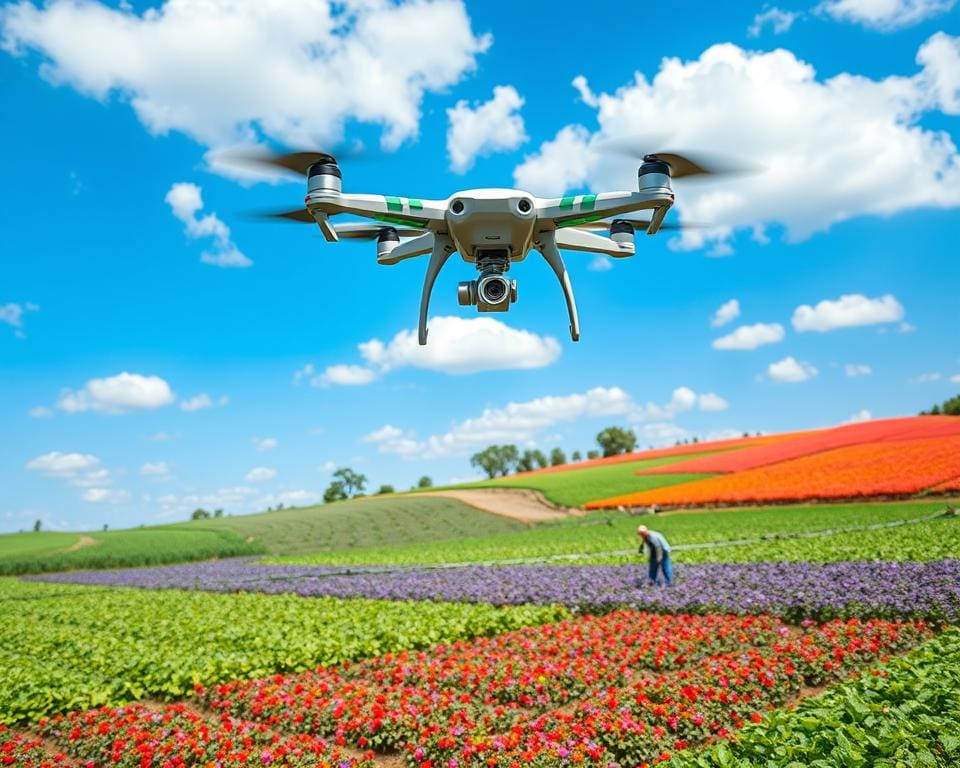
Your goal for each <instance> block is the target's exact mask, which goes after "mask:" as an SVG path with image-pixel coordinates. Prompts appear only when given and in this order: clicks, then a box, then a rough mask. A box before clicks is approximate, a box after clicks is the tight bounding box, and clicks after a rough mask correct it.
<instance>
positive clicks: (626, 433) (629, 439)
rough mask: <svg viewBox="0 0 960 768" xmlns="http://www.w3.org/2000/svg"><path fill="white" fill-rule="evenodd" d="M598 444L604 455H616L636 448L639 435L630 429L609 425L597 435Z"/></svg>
mask: <svg viewBox="0 0 960 768" xmlns="http://www.w3.org/2000/svg"><path fill="white" fill-rule="evenodd" d="M597 445H599V446H600V448H601V449H602V450H603V455H604V456H616V455H618V454H621V453H627V452H629V451H632V450H633V449H634V448H636V447H637V436H636V435H635V434H634V433H633V430H630V429H624V428H623V427H607V428H606V429H604V430H603V431H602V432H600V433H599V434H598V435H597Z"/></svg>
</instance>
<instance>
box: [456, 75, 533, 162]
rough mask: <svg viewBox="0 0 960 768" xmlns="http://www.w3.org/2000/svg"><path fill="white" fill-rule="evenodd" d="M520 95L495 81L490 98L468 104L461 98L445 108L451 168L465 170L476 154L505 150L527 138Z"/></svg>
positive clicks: (483, 154) (511, 87) (513, 147)
mask: <svg viewBox="0 0 960 768" xmlns="http://www.w3.org/2000/svg"><path fill="white" fill-rule="evenodd" d="M523 103H524V102H523V99H522V98H521V97H520V94H519V93H517V89H516V88H514V87H513V86H512V85H498V86H497V87H496V88H494V89H493V98H491V99H490V100H489V101H485V102H483V103H482V104H477V105H476V106H474V107H471V106H470V105H469V104H468V103H467V101H466V100H465V99H461V100H460V101H458V102H457V103H456V105H455V106H453V107H452V108H451V109H448V110H447V119H448V120H449V121H450V126H449V127H448V128H447V154H449V155H450V168H451V170H453V171H454V172H455V173H465V172H466V171H468V170H470V169H471V168H472V167H473V164H474V161H475V160H476V158H477V156H481V157H483V156H486V155H490V154H493V153H494V152H508V151H510V150H511V149H516V148H517V147H519V146H520V145H521V144H523V142H525V141H526V140H527V134H526V132H525V130H524V127H523V117H521V116H520V108H521V107H522V106H523Z"/></svg>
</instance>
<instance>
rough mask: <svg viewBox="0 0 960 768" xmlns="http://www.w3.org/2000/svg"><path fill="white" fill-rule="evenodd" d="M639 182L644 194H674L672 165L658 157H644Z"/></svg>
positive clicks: (639, 172)
mask: <svg viewBox="0 0 960 768" xmlns="http://www.w3.org/2000/svg"><path fill="white" fill-rule="evenodd" d="M637 182H638V184H639V187H640V191H641V192H643V193H644V194H653V195H656V194H663V193H667V194H670V195H672V194H673V188H672V187H671V186H670V164H669V163H667V162H665V161H664V160H661V159H660V158H659V157H657V156H656V155H644V158H643V165H641V166H640V169H639V170H638V171H637Z"/></svg>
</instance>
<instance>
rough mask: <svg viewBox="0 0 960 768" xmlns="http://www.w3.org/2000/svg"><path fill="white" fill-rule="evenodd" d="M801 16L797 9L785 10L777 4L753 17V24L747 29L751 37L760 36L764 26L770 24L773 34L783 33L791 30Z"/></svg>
mask: <svg viewBox="0 0 960 768" xmlns="http://www.w3.org/2000/svg"><path fill="white" fill-rule="evenodd" d="M799 16H800V14H799V13H796V12H795V11H784V10H782V9H780V8H777V7H776V6H773V7H772V8H765V9H764V10H763V11H761V12H760V13H758V14H757V15H756V16H754V17H753V24H751V25H750V27H749V29H747V34H748V35H749V36H750V37H759V36H760V33H761V32H763V28H764V27H765V26H766V25H768V24H769V25H770V28H771V29H772V30H773V34H775V35H782V34H783V33H784V32H787V31H789V30H790V27H792V26H793V22H795V21H796V20H797V19H798V18H799Z"/></svg>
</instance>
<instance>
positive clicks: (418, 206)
mask: <svg viewBox="0 0 960 768" xmlns="http://www.w3.org/2000/svg"><path fill="white" fill-rule="evenodd" d="M407 202H408V203H409V205H410V210H411V211H422V210H423V202H422V201H421V200H417V198H415V197H411V198H410V199H408V200H407Z"/></svg>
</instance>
